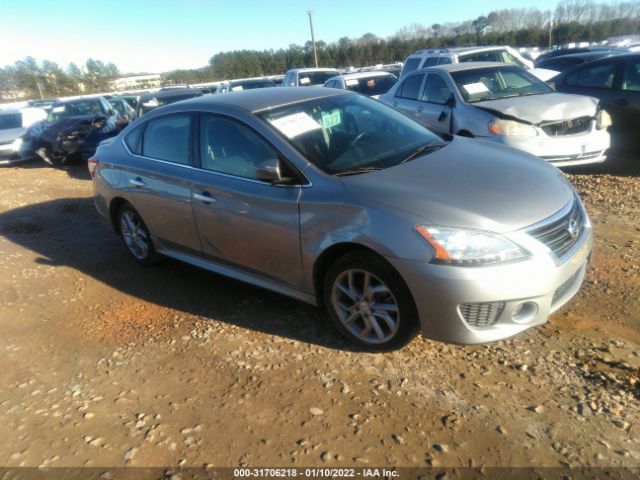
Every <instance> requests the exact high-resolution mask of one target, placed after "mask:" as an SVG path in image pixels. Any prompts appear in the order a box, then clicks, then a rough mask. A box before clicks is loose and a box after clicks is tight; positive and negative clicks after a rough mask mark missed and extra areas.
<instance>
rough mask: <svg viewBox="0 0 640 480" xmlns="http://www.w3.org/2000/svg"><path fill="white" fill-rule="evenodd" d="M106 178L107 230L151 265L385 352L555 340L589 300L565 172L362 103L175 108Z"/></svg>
mask: <svg viewBox="0 0 640 480" xmlns="http://www.w3.org/2000/svg"><path fill="white" fill-rule="evenodd" d="M89 171H90V173H91V176H92V178H93V191H94V201H95V205H96V207H97V209H98V212H99V214H100V217H101V218H102V219H103V220H104V221H105V223H107V224H108V225H110V226H111V227H112V228H113V229H114V230H115V231H116V232H117V233H119V234H120V235H121V236H122V239H123V241H124V244H125V246H126V248H127V249H128V250H129V252H130V253H131V255H132V256H133V257H134V258H135V259H136V260H137V261H138V262H139V263H141V264H149V263H152V262H153V261H154V260H155V259H156V258H157V257H158V255H165V256H169V257H172V258H175V259H178V260H181V261H184V262H187V263H190V264H193V265H196V266H198V267H201V268H205V269H208V270H211V271H214V272H217V273H220V274H223V275H227V276H229V277H233V278H236V279H238V280H242V281H245V282H248V283H252V284H254V285H257V286H260V287H263V288H268V289H270V290H273V291H276V292H279V293H282V294H284V295H288V296H291V297H294V298H296V299H299V300H302V301H305V302H309V303H311V304H314V305H323V306H324V307H326V309H327V310H328V313H329V316H330V317H331V319H332V321H333V323H334V324H335V326H336V327H337V329H338V330H339V331H340V332H342V333H343V334H344V335H345V336H346V337H347V338H349V339H350V340H352V341H353V342H355V343H357V344H359V345H361V346H364V347H366V348H369V349H378V350H387V349H391V348H397V347H399V346H401V345H403V344H405V343H406V342H407V341H409V340H410V339H411V338H412V336H413V335H414V333H415V331H416V330H417V329H418V328H420V330H421V331H422V333H423V335H425V336H426V337H429V338H434V339H438V340H442V341H449V342H458V343H479V342H489V341H494V340H499V339H503V338H506V337H510V336H512V335H515V334H517V333H519V332H522V331H524V330H526V329H528V328H531V327H534V326H536V325H540V324H542V323H544V322H546V321H547V318H548V316H549V314H550V313H551V312H553V311H555V310H557V309H558V308H560V307H561V306H562V305H564V304H565V303H566V302H568V301H569V300H570V299H571V298H572V297H573V296H574V295H575V294H576V293H577V291H578V289H579V288H580V285H581V284H582V281H583V279H584V276H585V271H586V268H587V261H588V259H589V257H590V253H591V244H592V240H591V226H590V224H589V219H588V217H587V214H586V212H585V210H584V207H583V205H582V202H581V201H580V199H579V198H578V195H577V194H576V192H575V191H574V189H573V187H572V186H571V183H569V181H568V180H567V179H566V178H565V177H564V175H563V174H562V173H561V172H560V171H558V169H556V168H554V167H552V166H550V165H549V164H547V163H546V162H543V161H542V160H539V159H537V158H535V157H532V156H530V155H525V154H522V153H519V152H518V151H517V150H514V149H512V148H506V147H504V146H501V145H498V144H492V143H489V142H478V141H476V140H472V139H468V138H462V137H453V138H451V139H449V140H444V139H442V138H440V137H438V136H437V135H435V134H433V133H432V132H430V131H429V130H428V129H427V128H425V127H423V126H422V125H420V124H419V123H417V122H415V121H413V120H411V119H410V118H408V117H407V116H405V115H403V114H401V113H400V112H398V111H396V110H394V109H392V108H389V107H388V106H386V105H383V104H382V103H380V102H378V101H375V100H372V99H370V98H367V97H365V96H363V95H358V94H355V93H352V92H346V91H344V90H337V89H331V88H270V89H258V90H251V91H247V92H232V93H229V94H226V95H209V96H206V97H200V98H194V99H191V100H187V101H184V102H179V103H175V104H172V105H168V106H166V107H161V108H158V109H156V110H154V111H153V112H151V113H149V114H147V115H145V116H143V117H142V118H140V119H139V120H137V121H136V122H135V123H134V124H132V125H130V126H129V127H127V128H126V129H125V130H123V131H122V132H121V133H120V134H119V135H118V137H116V138H115V139H114V140H111V141H107V142H103V143H102V144H101V146H100V147H99V149H98V151H97V152H96V154H95V156H94V157H93V158H92V159H91V160H90V161H89ZM121 268H127V266H126V265H125V264H124V263H123V264H122V265H121ZM212 281H218V280H213V279H212ZM211 301H212V302H215V298H213V297H212V298H211Z"/></svg>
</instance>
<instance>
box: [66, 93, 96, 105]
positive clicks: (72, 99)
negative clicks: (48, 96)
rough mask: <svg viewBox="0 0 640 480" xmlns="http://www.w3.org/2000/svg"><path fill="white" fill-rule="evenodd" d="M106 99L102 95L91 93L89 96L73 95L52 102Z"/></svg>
mask: <svg viewBox="0 0 640 480" xmlns="http://www.w3.org/2000/svg"><path fill="white" fill-rule="evenodd" d="M101 98H102V99H104V100H106V99H105V98H104V97H103V96H102V95H92V96H90V97H74V98H61V99H59V100H56V101H55V102H53V104H54V105H60V104H67V103H76V102H86V101H87V100H99V99H101Z"/></svg>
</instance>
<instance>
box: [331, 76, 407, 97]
mask: <svg viewBox="0 0 640 480" xmlns="http://www.w3.org/2000/svg"><path fill="white" fill-rule="evenodd" d="M397 81H398V79H397V78H396V77H394V76H393V75H385V76H375V77H366V78H352V79H349V80H345V81H344V83H345V85H346V86H347V90H351V91H353V92H358V93H362V94H363V95H369V96H372V95H382V94H383V93H387V91H389V89H390V88H391V87H392V86H393V85H394V84H395V83H396V82H397Z"/></svg>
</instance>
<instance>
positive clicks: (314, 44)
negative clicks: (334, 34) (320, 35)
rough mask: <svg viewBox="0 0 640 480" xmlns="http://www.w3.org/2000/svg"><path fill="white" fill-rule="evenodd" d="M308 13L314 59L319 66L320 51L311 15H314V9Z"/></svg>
mask: <svg viewBox="0 0 640 480" xmlns="http://www.w3.org/2000/svg"><path fill="white" fill-rule="evenodd" d="M307 15H309V27H310V28H311V43H312V44H313V59H314V60H315V62H316V68H318V53H317V52H316V36H315V35H314V34H313V20H312V19H311V15H313V10H307Z"/></svg>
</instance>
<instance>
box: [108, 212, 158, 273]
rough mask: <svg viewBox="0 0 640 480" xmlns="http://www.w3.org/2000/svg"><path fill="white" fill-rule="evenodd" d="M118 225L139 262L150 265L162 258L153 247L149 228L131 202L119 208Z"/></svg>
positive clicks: (128, 248)
mask: <svg viewBox="0 0 640 480" xmlns="http://www.w3.org/2000/svg"><path fill="white" fill-rule="evenodd" d="M118 225H119V228H120V235H121V236H122V240H123V241H124V244H125V246H126V247H127V250H129V253H130V254H131V255H133V258H135V260H136V261H137V262H138V263H139V264H141V265H150V264H152V263H156V262H157V261H158V260H159V259H160V258H161V257H160V255H159V254H158V253H157V252H156V251H155V249H154V248H153V243H152V242H151V234H150V233H149V229H148V228H147V226H146V225H145V224H144V221H143V220H142V217H141V216H140V214H139V213H138V212H137V210H136V209H135V208H133V207H132V206H131V205H130V204H128V203H125V204H124V205H122V206H121V207H120V210H118Z"/></svg>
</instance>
